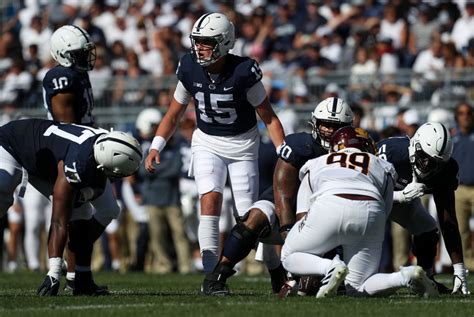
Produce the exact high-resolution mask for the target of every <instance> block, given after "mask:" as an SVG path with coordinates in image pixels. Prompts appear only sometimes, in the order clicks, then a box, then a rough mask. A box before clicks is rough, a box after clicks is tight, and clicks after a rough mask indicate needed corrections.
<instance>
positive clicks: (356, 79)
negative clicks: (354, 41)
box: [349, 47, 377, 90]
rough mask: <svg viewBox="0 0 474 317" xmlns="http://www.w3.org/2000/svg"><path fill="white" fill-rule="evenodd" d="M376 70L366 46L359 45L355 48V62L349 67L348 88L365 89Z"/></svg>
mask: <svg viewBox="0 0 474 317" xmlns="http://www.w3.org/2000/svg"><path fill="white" fill-rule="evenodd" d="M376 72H377V65H376V64H375V62H374V61H373V60H371V59H369V53H368V50H367V48H366V47H359V48H357V50H356V63H355V64H354V65H353V66H352V67H351V75H350V79H349V81H350V87H349V88H350V89H355V90H361V89H367V88H369V87H370V86H371V85H372V82H373V80H374V79H375V75H376Z"/></svg>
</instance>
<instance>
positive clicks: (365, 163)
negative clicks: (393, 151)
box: [326, 152, 370, 175]
mask: <svg viewBox="0 0 474 317" xmlns="http://www.w3.org/2000/svg"><path fill="white" fill-rule="evenodd" d="M369 163H370V156H369V155H368V154H367V153H363V152H360V153H359V152H357V153H344V152H339V153H331V154H329V156H328V158H327V160H326V164H328V165H329V164H339V165H340V166H341V167H347V168H350V169H353V170H355V169H357V168H359V169H360V172H361V173H362V174H365V175H368V174H369Z"/></svg>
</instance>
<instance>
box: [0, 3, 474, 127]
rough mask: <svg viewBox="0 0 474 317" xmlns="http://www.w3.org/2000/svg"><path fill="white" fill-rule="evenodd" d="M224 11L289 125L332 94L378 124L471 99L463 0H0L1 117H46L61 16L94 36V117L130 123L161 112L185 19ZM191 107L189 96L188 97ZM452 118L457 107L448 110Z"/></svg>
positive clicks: (182, 49)
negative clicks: (45, 80)
mask: <svg viewBox="0 0 474 317" xmlns="http://www.w3.org/2000/svg"><path fill="white" fill-rule="evenodd" d="M211 11H219V12H223V13H225V14H227V15H228V16H229V17H230V18H231V20H232V21H234V24H235V26H236V39H237V41H236V45H235V48H234V50H233V51H232V52H233V53H234V54H238V55H248V56H250V57H252V58H254V59H256V60H257V61H258V62H259V63H260V66H261V68H262V70H263V72H264V84H265V86H266V88H267V92H268V95H269V96H270V98H271V102H272V104H273V105H274V108H275V110H277V112H278V113H279V115H280V116H281V117H282V118H288V120H286V121H285V122H284V124H287V125H288V126H285V128H287V127H289V129H290V130H291V129H293V130H294V131H301V130H305V129H306V128H307V125H306V122H307V121H308V120H309V118H310V112H311V111H312V110H313V109H314V107H315V105H316V104H317V102H318V101H319V100H321V99H323V98H325V97H328V96H336V95H337V96H339V97H342V98H344V99H346V100H347V101H348V102H349V104H351V105H358V106H360V108H361V109H362V111H363V116H364V118H363V119H362V122H361V125H362V126H363V127H365V128H368V129H370V130H373V131H376V132H380V131H382V130H383V129H385V128H387V127H390V126H397V125H399V124H401V123H400V122H399V121H397V114H399V113H402V112H403V111H405V110H406V109H412V110H413V109H414V110H415V111H409V112H408V113H409V114H410V115H407V116H401V118H400V119H398V120H402V121H403V120H405V122H404V123H405V124H406V125H419V124H422V123H424V122H425V120H426V118H427V116H428V114H429V113H430V111H431V110H433V109H435V108H443V109H447V110H449V111H451V112H452V110H453V108H454V107H455V106H456V104H458V103H459V102H460V101H464V100H466V101H470V102H472V100H473V99H474V91H473V89H472V82H473V80H474V72H473V71H472V70H473V67H474V3H472V2H471V1H469V0H467V1H441V0H440V1H404V0H393V1H389V0H384V1H360V0H347V1H337V0H319V1H311V0H310V1H304V0H290V1H265V0H254V1H246V0H240V1H238V0H237V1H221V2H218V1H210V0H207V1H150V0H143V1H118V0H105V1H92V0H64V1H59V0H51V1H48V0H24V1H12V0H3V1H1V3H0V12H1V14H0V26H1V33H0V34H1V36H0V124H2V123H5V122H6V121H7V120H11V119H14V118H19V117H24V116H31V117H45V114H46V110H45V109H44V106H43V99H42V88H41V80H42V76H44V74H45V72H46V71H47V69H49V68H50V67H52V66H53V65H54V61H53V60H52V59H51V57H50V55H49V38H50V35H51V34H52V32H53V31H54V30H55V29H56V28H57V27H59V26H61V25H63V24H67V23H74V24H77V25H80V26H82V27H84V28H85V29H86V30H87V31H88V32H89V33H90V34H91V36H92V38H93V40H94V42H95V43H96V46H97V62H96V67H95V68H94V70H93V71H91V72H89V74H90V77H91V81H92V86H93V91H94V97H95V108H94V113H95V116H96V120H97V123H98V124H99V125H100V126H103V127H115V128H116V129H125V130H130V131H131V130H133V128H134V123H135V119H136V117H137V114H138V113H139V112H140V111H141V110H143V109H144V108H146V107H158V109H160V110H161V111H162V112H163V113H164V112H165V111H166V108H167V106H168V104H169V101H170V98H171V96H172V93H173V89H174V87H175V84H176V77H175V75H174V71H175V69H176V66H177V63H178V61H179V58H180V57H181V56H182V55H183V54H185V53H186V52H188V51H189V38H188V34H189V30H190V28H191V26H192V24H193V22H194V21H195V20H196V19H197V17H199V16H200V15H201V14H202V13H205V12H211ZM188 110H189V113H190V114H191V115H192V113H193V110H192V105H191V106H190V107H189V108H188ZM448 122H449V123H450V124H451V126H450V128H454V127H455V123H454V113H453V112H452V113H451V118H450V120H449V121H448Z"/></svg>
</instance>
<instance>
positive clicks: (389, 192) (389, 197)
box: [382, 174, 395, 217]
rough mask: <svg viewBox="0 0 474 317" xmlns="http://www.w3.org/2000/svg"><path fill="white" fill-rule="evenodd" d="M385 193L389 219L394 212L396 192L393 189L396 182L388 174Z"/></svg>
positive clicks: (386, 212) (386, 211)
mask: <svg viewBox="0 0 474 317" xmlns="http://www.w3.org/2000/svg"><path fill="white" fill-rule="evenodd" d="M385 181H386V186H385V192H384V193H382V195H383V199H384V201H385V215H386V216H387V217H388V215H389V214H390V212H391V211H392V206H393V200H394V192H393V187H394V186H395V180H394V179H393V178H392V175H391V174H387V179H386V180H385Z"/></svg>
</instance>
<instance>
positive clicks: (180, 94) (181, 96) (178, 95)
mask: <svg viewBox="0 0 474 317" xmlns="http://www.w3.org/2000/svg"><path fill="white" fill-rule="evenodd" d="M173 97H174V99H176V101H177V102H179V103H180V104H182V105H187V104H188V103H189V100H191V94H190V93H189V91H187V90H186V88H184V85H183V83H182V82H181V81H178V84H177V85H176V90H175V91H174V95H173Z"/></svg>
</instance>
